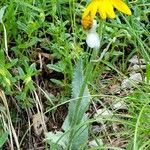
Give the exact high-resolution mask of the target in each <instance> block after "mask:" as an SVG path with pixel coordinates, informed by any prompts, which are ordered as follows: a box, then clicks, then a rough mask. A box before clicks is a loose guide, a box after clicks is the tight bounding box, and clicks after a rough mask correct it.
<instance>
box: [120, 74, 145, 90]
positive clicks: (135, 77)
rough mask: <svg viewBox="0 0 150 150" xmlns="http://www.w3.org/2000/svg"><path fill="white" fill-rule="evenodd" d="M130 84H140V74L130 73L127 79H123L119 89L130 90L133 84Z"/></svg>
mask: <svg viewBox="0 0 150 150" xmlns="http://www.w3.org/2000/svg"><path fill="white" fill-rule="evenodd" d="M132 82H136V83H137V84H138V83H141V82H142V75H141V73H135V72H132V73H131V74H130V77H129V78H127V79H124V80H123V81H122V83H121V88H122V89H124V88H132V87H133V83H132Z"/></svg>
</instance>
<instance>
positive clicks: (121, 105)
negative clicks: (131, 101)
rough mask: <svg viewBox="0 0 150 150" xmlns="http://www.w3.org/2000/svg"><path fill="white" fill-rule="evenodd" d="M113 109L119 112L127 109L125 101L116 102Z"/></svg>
mask: <svg viewBox="0 0 150 150" xmlns="http://www.w3.org/2000/svg"><path fill="white" fill-rule="evenodd" d="M112 107H113V109H116V110H119V109H124V110H126V109H127V105H126V104H125V102H123V101H118V102H114V103H113V104H112Z"/></svg>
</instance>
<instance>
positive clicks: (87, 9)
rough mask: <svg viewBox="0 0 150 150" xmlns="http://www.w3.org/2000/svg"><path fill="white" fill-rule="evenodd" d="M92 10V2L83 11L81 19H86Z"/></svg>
mask: <svg viewBox="0 0 150 150" xmlns="http://www.w3.org/2000/svg"><path fill="white" fill-rule="evenodd" d="M92 8H93V2H91V3H90V4H89V5H88V6H87V8H86V9H85V11H84V13H83V15H82V18H84V17H86V16H87V15H89V13H90V11H91V10H92Z"/></svg>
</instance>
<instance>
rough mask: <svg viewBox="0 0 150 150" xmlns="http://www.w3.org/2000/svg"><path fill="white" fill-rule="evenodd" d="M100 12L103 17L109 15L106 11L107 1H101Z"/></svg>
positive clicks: (99, 4)
mask: <svg viewBox="0 0 150 150" xmlns="http://www.w3.org/2000/svg"><path fill="white" fill-rule="evenodd" d="M98 12H99V14H100V16H101V18H102V19H106V17H107V15H106V11H105V2H104V1H101V3H100V2H99V3H98Z"/></svg>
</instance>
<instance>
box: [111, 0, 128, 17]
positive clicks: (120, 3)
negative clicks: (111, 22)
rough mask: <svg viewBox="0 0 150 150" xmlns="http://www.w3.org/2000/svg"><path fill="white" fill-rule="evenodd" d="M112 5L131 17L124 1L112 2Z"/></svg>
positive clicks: (114, 0) (113, 0)
mask: <svg viewBox="0 0 150 150" xmlns="http://www.w3.org/2000/svg"><path fill="white" fill-rule="evenodd" d="M111 2H112V5H113V6H114V7H115V8H117V9H118V10H119V11H121V12H123V13H125V14H127V15H131V10H130V8H129V7H128V6H127V5H126V4H125V3H124V2H123V1H122V0H111Z"/></svg>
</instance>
